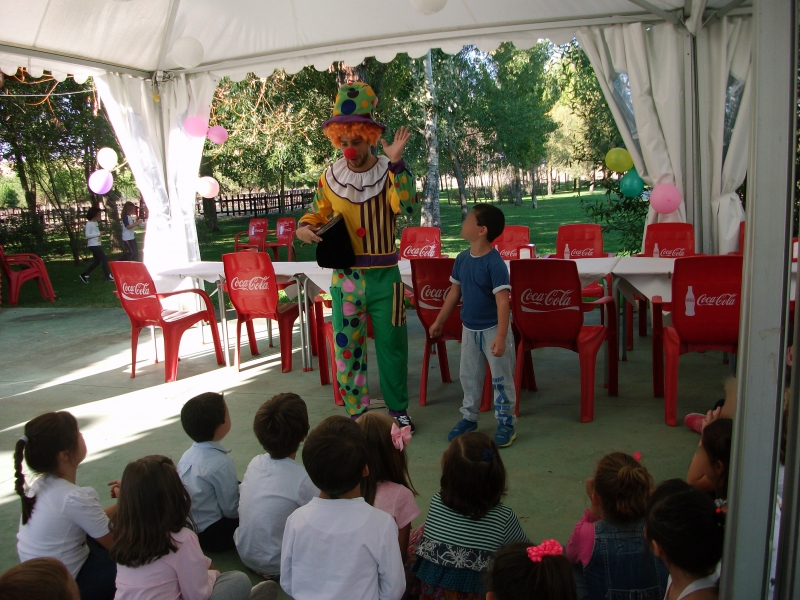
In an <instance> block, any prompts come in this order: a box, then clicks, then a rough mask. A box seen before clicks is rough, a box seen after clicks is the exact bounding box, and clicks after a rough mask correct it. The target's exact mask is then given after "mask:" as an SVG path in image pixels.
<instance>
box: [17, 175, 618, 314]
mask: <svg viewBox="0 0 800 600" xmlns="http://www.w3.org/2000/svg"><path fill="white" fill-rule="evenodd" d="M582 196H583V198H584V199H585V198H587V197H589V194H588V192H586V191H584V192H582ZM470 205H471V203H470ZM440 206H441V216H442V252H444V253H446V254H450V255H451V256H455V254H457V253H458V252H460V251H461V250H463V249H464V248H466V242H464V240H462V239H461V238H460V237H459V232H460V225H461V211H460V208H459V206H458V204H457V203H456V201H455V200H453V201H452V204H448V202H447V197H446V196H445V195H442V199H441V204H440ZM498 206H499V207H500V208H501V209H502V210H503V212H504V213H505V215H506V224H508V225H527V226H528V227H529V228H530V231H531V242H532V243H534V244H536V249H537V251H538V252H539V254H547V253H550V252H554V251H555V246H556V233H557V231H558V226H559V225H564V224H568V223H583V222H586V220H587V218H586V214H585V213H584V211H583V210H582V208H581V204H580V198H578V197H577V195H576V193H575V192H572V191H569V192H563V193H556V194H554V195H552V196H543V197H540V198H539V201H538V208H537V209H533V208H532V204H531V199H530V196H526V197H525V198H524V199H523V203H522V206H513V205H511V204H508V203H507V202H504V203H501V204H499V205H498ZM301 215H302V211H297V212H294V213H289V215H287V216H292V217H295V218H299V217H300V216H301ZM277 218H278V215H270V216H269V228H270V229H274V228H275V222H276V220H277ZM248 220H249V218H238V219H226V220H220V221H219V227H220V231H219V232H215V233H208V232H204V231H202V228H203V224H202V222H201V221H198V229H199V231H198V238H199V240H200V254H201V256H202V258H203V260H221V256H222V255H223V254H224V253H226V252H230V251H231V250H233V237H234V235H235V234H236V232H238V231H242V230H244V229H247V223H248ZM138 239H139V247H140V248H141V247H142V242H143V239H142V235H141V234H139V235H138ZM295 248H296V250H297V256H298V260H301V261H313V260H315V256H314V248H313V247H311V246H305V247H301V246H300V244H299V243H296V244H295ZM605 250H606V251H607V252H615V251H616V250H617V240H616V238H615V236H613V235H610V234H606V236H605ZM106 253H107V254H109V257H110V258H111V259H112V260H113V259H115V258H118V256H114V255H111V254H110V253H109V251H108V248H106ZM285 256H286V254H285V250H284V249H281V251H280V258H281V260H285ZM46 263H47V269H48V272H49V274H50V279H51V281H52V283H53V288H54V289H55V290H56V296H57V300H56V303H55V304H54V305H52V306H54V307H116V306H119V301H118V300H117V298H116V297H115V296H114V295H113V293H112V292H113V290H114V285H113V284H111V283H106V282H105V281H103V274H102V270H101V269H100V268H99V267H98V268H97V269H95V271H94V272H92V274H91V277H90V282H89V284H88V285H87V284H84V283H82V282H81V281H80V279H78V274H79V273H81V272H82V271H83V269H85V268H86V265H87V264H88V259H86V260H85V261H84V262H83V263H82V265H81V266H75V264H74V263H73V261H72V260H71V259H68V258H66V257H64V258H62V259H51V260H46ZM6 286H7V284H6V282H5V281H3V289H2V296H3V298H2V305H3V306H8V289H7V287H6ZM49 304H50V303H49V302H46V301H44V300H42V299H41V297H40V296H39V291H38V288H37V287H36V283H34V282H29V283H26V284H24V285H23V287H22V293H21V294H20V301H19V306H23V307H34V306H37V307H43V306H47V305H49Z"/></svg>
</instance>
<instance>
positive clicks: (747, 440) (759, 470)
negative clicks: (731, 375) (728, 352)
mask: <svg viewBox="0 0 800 600" xmlns="http://www.w3.org/2000/svg"><path fill="white" fill-rule="evenodd" d="M753 11H754V16H753V33H754V36H753V55H752V66H751V68H752V74H753V79H752V85H751V86H750V88H751V89H750V90H749V91H748V92H747V93H752V94H753V114H752V115H751V116H752V122H751V129H750V163H749V168H748V175H747V198H748V201H747V207H746V222H747V226H746V229H745V232H746V237H745V249H744V270H743V280H742V295H741V321H740V330H739V389H738V398H739V406H738V409H737V411H736V417H735V419H734V430H733V445H732V449H731V472H730V478H729V487H728V521H727V529H726V535H725V552H724V555H723V568H722V577H721V580H720V597H721V598H726V599H727V598H730V599H732V600H753V599H755V598H766V597H767V594H768V589H769V579H770V568H769V567H770V564H769V563H770V560H769V559H770V552H771V543H770V542H771V534H772V529H773V515H774V512H775V491H776V479H777V470H778V467H777V465H778V446H779V440H780V414H781V408H782V395H783V394H782V392H783V375H784V366H783V365H784V364H785V362H784V356H785V350H786V345H785V340H786V335H785V329H786V321H787V319H786V316H787V308H788V300H789V286H788V283H789V274H790V272H791V270H790V267H791V258H790V254H789V248H790V239H791V238H790V232H791V215H792V199H793V195H794V194H793V188H794V181H793V178H792V176H793V172H792V162H793V161H794V152H795V149H794V148H793V147H792V143H793V141H794V128H795V122H796V105H795V104H794V102H793V101H794V87H795V85H796V81H797V79H796V75H797V71H796V57H797V46H796V30H795V26H796V23H795V0H791V1H788V2H787V1H786V0H755V2H754V10H753Z"/></svg>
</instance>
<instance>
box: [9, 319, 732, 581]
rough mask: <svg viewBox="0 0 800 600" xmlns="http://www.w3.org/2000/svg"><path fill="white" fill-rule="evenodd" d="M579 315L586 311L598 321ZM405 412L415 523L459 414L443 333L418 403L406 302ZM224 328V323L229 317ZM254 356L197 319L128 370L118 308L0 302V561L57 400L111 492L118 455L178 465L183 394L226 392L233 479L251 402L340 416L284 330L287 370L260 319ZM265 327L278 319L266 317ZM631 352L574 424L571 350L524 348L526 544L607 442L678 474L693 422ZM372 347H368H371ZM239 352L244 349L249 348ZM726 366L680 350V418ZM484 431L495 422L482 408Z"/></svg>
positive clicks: (88, 482)
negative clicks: (410, 434)
mask: <svg viewBox="0 0 800 600" xmlns="http://www.w3.org/2000/svg"><path fill="white" fill-rule="evenodd" d="M596 318H597V317H596V315H594V316H593V315H588V316H587V321H589V320H591V319H596ZM408 322H409V349H410V351H409V381H408V384H409V391H410V395H411V406H410V412H411V415H412V417H413V419H414V422H415V423H416V425H417V434H416V435H415V436H414V441H413V443H412V444H411V445H410V447H409V448H408V450H407V451H408V453H409V459H410V471H411V476H412V479H413V482H414V485H415V486H416V488H417V490H418V491H419V492H420V497H419V499H418V503H419V506H420V508H421V509H422V510H423V515H422V516H421V517H420V518H419V519H418V520H417V522H415V523H414V526H416V525H418V524H420V523H422V522H423V520H424V515H425V512H426V511H427V506H428V502H429V500H430V498H431V496H432V495H433V494H434V493H435V492H436V491H438V480H439V463H440V458H441V455H442V453H443V452H444V450H445V448H446V447H447V437H446V436H447V432H448V431H449V430H450V428H451V427H452V425H453V424H454V423H455V422H456V421H457V420H458V419H459V418H460V415H459V412H458V407H459V406H460V400H461V397H460V395H461V386H460V385H459V383H458V353H459V345H458V344H457V343H454V342H450V343H448V352H449V357H450V365H451V373H452V376H453V383H451V384H443V383H441V380H440V378H439V375H438V363H437V361H436V360H433V361H432V362H433V365H432V370H431V374H430V380H429V389H428V406H426V407H419V406H417V405H416V402H417V398H418V390H419V380H420V375H419V368H420V364H421V357H422V348H423V341H424V337H423V331H422V326H421V324H420V323H419V321H418V320H417V318H416V317H415V316H414V315H413V312H410V313H409V321H408ZM231 330H232V331H233V327H231ZM257 332H258V335H259V337H260V338H261V339H262V340H264V341H262V342H260V343H261V350H262V355H261V357H258V359H257V360H256V361H254V362H251V363H249V364H247V365H246V366H245V368H244V370H243V371H242V372H241V373H237V372H236V370H235V368H229V369H226V368H224V367H218V366H217V365H216V363H215V361H214V356H213V351H212V349H211V347H210V345H205V346H202V345H201V344H200V335H199V330H197V329H193V330H190V331H189V332H187V334H186V335H185V336H184V340H183V343H182V348H181V351H182V357H183V358H182V360H181V363H180V367H179V370H178V377H179V379H178V381H177V382H175V383H171V384H165V383H164V369H163V364H161V363H160V364H157V365H156V364H153V363H152V353H153V351H152V344H151V343H150V336H149V334H148V333H144V334H143V335H142V337H141V343H140V349H139V362H138V365H137V375H136V378H135V379H131V378H130V377H129V375H130V325H129V322H128V319H127V317H126V316H125V314H124V313H123V311H122V310H121V309H58V308H54V309H6V310H3V312H2V313H0V407H2V409H1V410H0V572H2V571H4V570H6V569H7V568H8V567H10V566H12V565H13V564H16V563H17V560H18V559H17V555H16V549H15V547H16V539H15V535H16V532H17V528H18V524H19V504H18V502H17V500H16V496H15V495H14V492H13V489H14V484H13V468H12V463H13V460H12V453H13V447H14V444H15V443H16V440H17V439H18V437H19V436H20V435H21V432H22V428H23V426H24V424H25V422H26V421H28V420H30V419H31V418H33V417H35V416H36V415H38V414H40V413H42V412H45V411H50V410H69V411H71V412H72V413H73V414H74V415H75V416H76V417H77V418H78V420H79V422H80V426H81V431H82V432H83V434H84V436H85V438H86V442H87V445H88V448H89V455H88V457H87V459H86V461H85V462H84V463H83V465H82V466H81V468H80V470H79V472H78V479H79V481H78V483H79V485H84V486H92V487H94V488H95V489H97V490H98V492H99V494H100V496H101V499H103V501H104V502H106V503H110V502H111V499H110V498H109V497H108V493H107V491H106V482H108V481H110V480H112V479H115V478H118V477H120V476H121V475H122V470H123V469H124V467H125V465H126V464H127V463H128V462H129V461H131V460H133V459H136V458H138V457H141V456H144V455H147V454H164V455H167V456H171V457H172V458H173V460H175V461H176V462H177V461H178V459H179V458H180V456H181V454H182V453H183V451H184V450H185V449H186V448H188V446H189V445H190V441H189V439H188V437H187V436H186V435H185V434H184V432H183V430H182V429H181V425H180V422H179V414H180V408H181V406H182V404H183V403H184V402H185V401H186V400H188V399H189V398H191V397H192V396H194V395H196V394H198V393H200V392H204V391H211V390H213V391H220V392H224V393H225V397H226V400H227V402H228V405H229V407H230V412H231V416H232V420H233V428H232V430H231V433H230V434H229V435H228V436H227V437H226V438H225V440H224V441H223V444H224V445H226V446H227V447H228V448H230V449H232V450H233V452H232V454H231V456H232V457H233V459H234V461H235V463H236V467H237V470H238V472H239V475H240V477H241V476H242V475H244V471H245V468H246V467H247V464H248V462H249V461H250V459H251V458H252V457H253V456H254V455H255V454H257V453H260V452H263V450H262V449H261V448H260V446H259V445H258V442H257V441H256V439H255V437H254V435H253V433H252V418H253V415H254V413H255V411H256V409H257V407H258V406H259V405H260V404H261V403H262V402H263V401H264V400H266V399H267V398H268V397H270V396H271V395H273V394H275V393H278V392H282V391H292V392H296V393H298V394H300V395H301V396H302V397H303V398H304V399H305V400H306V402H307V403H308V408H309V416H310V418H311V425H312V427H313V426H314V425H315V424H316V423H318V422H319V421H320V420H322V419H323V418H325V417H327V416H329V415H334V414H343V411H342V409H341V408H338V407H336V406H335V405H334V403H333V399H332V388H331V387H330V386H325V387H322V386H320V385H319V374H318V372H317V370H316V361H315V364H314V367H315V370H314V371H312V372H306V373H304V372H303V371H302V370H301V362H300V353H299V341H298V339H297V328H295V344H294V346H295V353H294V370H293V371H292V373H287V374H282V373H281V372H280V357H279V354H278V348H277V339H276V343H275V348H273V349H269V348H267V343H266V340H265V338H266V327H265V325H264V322H263V321H261V322H260V329H258V328H257ZM275 334H276V338H277V327H276V328H275ZM635 341H636V350H635V351H633V352H630V353H629V354H628V356H629V359H628V361H627V362H621V363H620V386H619V392H620V393H619V397H617V398H609V397H608V396H607V394H606V392H605V390H604V389H603V388H602V376H601V371H600V369H601V366H602V354H601V358H600V360H598V386H597V392H596V408H595V420H594V422H592V423H589V424H581V423H580V422H579V421H578V413H579V400H580V385H579V384H580V375H579V367H578V357H577V355H576V354H573V353H571V352H568V351H566V350H558V349H543V350H537V351H536V352H534V364H535V368H536V378H537V383H538V385H539V391H538V392H535V393H532V392H523V394H522V398H521V402H522V404H521V415H520V420H519V423H518V426H517V432H518V438H517V441H516V442H515V443H514V445H513V446H512V447H511V448H507V449H504V450H502V456H503V459H504V461H505V465H506V468H507V470H508V474H509V489H508V495H507V497H506V499H505V502H506V503H507V504H508V505H510V506H511V507H512V508H513V509H514V510H515V511H516V512H517V514H518V515H519V517H520V520H521V522H522V526H523V528H524V529H525V531H526V532H527V533H528V535H529V536H530V537H531V539H532V540H534V541H537V542H539V541H541V540H543V539H546V538H556V539H558V540H560V541H562V542H564V543H566V541H567V539H568V537H569V534H570V533H571V531H572V528H573V526H574V524H575V522H576V521H577V520H578V519H579V518H580V516H581V514H582V512H583V509H584V508H585V507H586V506H587V498H586V496H585V492H584V489H585V488H584V481H585V479H586V478H587V477H589V476H591V475H592V472H593V469H594V466H595V464H596V461H597V460H598V459H599V458H600V457H601V456H603V455H604V454H605V453H607V452H610V451H615V450H622V451H626V452H629V453H633V452H635V451H637V450H638V451H639V452H641V454H642V457H643V462H644V464H645V465H646V466H647V467H648V469H650V471H651V473H652V474H653V477H654V478H655V480H656V482H659V481H661V480H663V479H667V478H671V477H683V476H685V474H686V468H687V466H688V464H689V461H690V460H691V457H692V454H693V453H694V449H695V448H696V446H697V443H698V439H699V438H698V436H697V434H696V433H694V432H691V431H689V430H688V429H687V428H686V427H684V426H683V425H681V426H680V427H677V428H670V427H668V426H666V425H665V424H664V420H663V401H662V400H661V399H654V398H653V396H652V385H651V375H650V365H651V362H650V341H651V338H650V337H648V338H638V337H637V338H636V340H635ZM373 355H374V353H373ZM243 356H244V357H245V358H246V359H248V360H249V358H250V357H249V352H248V351H245V352H244V353H243ZM371 364H372V365H373V367H372V369H373V370H372V371H371V374H372V380H371V386H372V388H371V395H372V397H373V398H375V397H380V393H379V391H378V389H379V385H378V378H377V377H376V374H377V373H376V371H377V369H376V363H375V362H374V361H373V362H372V363H371ZM727 373H728V367H727V366H725V365H723V364H722V361H721V356H720V353H718V352H709V353H705V354H690V355H687V356H685V357H683V358H682V359H681V371H680V384H679V417H680V418H682V417H683V415H684V414H686V413H688V412H696V411H705V410H707V409H708V408H710V406H711V405H712V404H713V403H714V401H715V400H716V399H717V398H720V397H721V396H722V380H723V378H724V376H725V375H726V374H727ZM480 428H481V430H482V431H484V432H486V433H488V434H491V433H492V432H493V430H494V425H493V419H492V416H491V414H488V413H487V414H484V415H483V416H482V419H481V425H480ZM212 559H213V561H214V563H215V564H216V565H217V566H218V567H219V568H220V569H221V570H223V571H225V570H231V569H240V570H245V568H244V566H243V565H242V564H241V562H240V561H239V559H238V556H237V555H236V554H235V552H230V553H226V554H219V555H212Z"/></svg>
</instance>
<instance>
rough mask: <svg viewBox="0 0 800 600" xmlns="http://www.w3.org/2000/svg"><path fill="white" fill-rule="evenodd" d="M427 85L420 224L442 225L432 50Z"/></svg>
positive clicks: (427, 63)
mask: <svg viewBox="0 0 800 600" xmlns="http://www.w3.org/2000/svg"><path fill="white" fill-rule="evenodd" d="M424 73H425V87H424V93H423V98H424V100H425V105H424V106H425V130H424V131H425V145H426V148H427V152H426V158H427V163H428V169H427V175H426V177H425V188H424V190H423V193H422V207H421V216H420V225H422V226H423V227H441V226H442V219H441V215H440V213H439V137H438V131H437V122H438V119H437V106H436V86H435V84H434V81H433V57H432V52H431V50H428V54H427V55H426V56H425V59H424Z"/></svg>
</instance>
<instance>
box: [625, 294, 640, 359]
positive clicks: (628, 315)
mask: <svg viewBox="0 0 800 600" xmlns="http://www.w3.org/2000/svg"><path fill="white" fill-rule="evenodd" d="M639 319H640V321H639V322H640V323H641V317H639ZM625 333H626V335H625V337H626V338H627V339H626V340H625V344H626V347H627V348H628V351H631V350H633V304H631V303H630V302H626V303H625Z"/></svg>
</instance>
